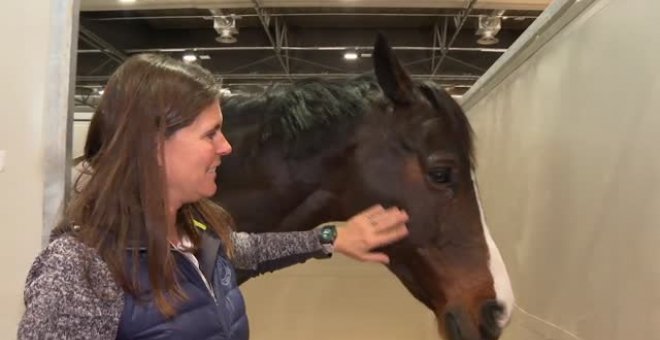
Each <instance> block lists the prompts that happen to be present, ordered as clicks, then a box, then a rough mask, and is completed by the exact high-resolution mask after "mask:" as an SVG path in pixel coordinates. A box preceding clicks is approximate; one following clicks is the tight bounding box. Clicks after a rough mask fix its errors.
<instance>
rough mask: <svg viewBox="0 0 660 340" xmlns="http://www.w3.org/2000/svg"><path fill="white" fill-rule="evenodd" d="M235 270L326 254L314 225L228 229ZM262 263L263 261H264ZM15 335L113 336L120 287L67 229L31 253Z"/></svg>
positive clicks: (269, 268)
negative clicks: (38, 251)
mask: <svg viewBox="0 0 660 340" xmlns="http://www.w3.org/2000/svg"><path fill="white" fill-rule="evenodd" d="M232 240H233V242H234V245H235V256H234V258H233V259H232V262H233V264H234V266H235V267H236V268H237V269H238V270H243V271H247V272H249V273H250V274H249V275H250V276H256V275H258V274H261V273H263V272H266V271H272V270H276V269H279V268H283V267H286V266H288V265H291V264H294V263H300V262H304V261H305V260H307V259H309V258H312V257H324V256H327V255H328V253H327V249H324V248H323V246H322V245H321V244H320V243H319V241H318V236H317V231H316V230H311V231H306V232H292V233H277V234H273V233H266V234H246V233H233V234H232ZM264 264H265V265H264ZM24 299H25V307H26V310H25V313H24V315H23V318H22V319H21V321H20V324H19V328H18V339H19V340H20V339H71V340H73V339H98V340H103V339H115V338H116V335H117V327H118V324H119V319H120V317H121V312H122V309H123V303H124V292H123V290H122V289H121V288H120V287H119V286H117V285H116V284H115V282H114V280H113V277H112V274H111V273H110V271H109V269H108V267H107V265H106V264H105V262H103V260H102V259H101V258H100V257H99V256H98V254H97V253H96V251H95V250H94V249H92V248H89V247H87V246H86V245H84V244H82V243H81V242H79V241H78V240H77V239H76V238H74V237H73V236H71V235H69V234H66V235H63V236H60V237H59V238H57V239H55V240H54V241H52V242H51V243H50V244H49V245H48V247H47V248H46V249H44V250H43V251H42V252H41V254H39V256H38V257H37V258H36V260H35V261H34V263H33V264H32V267H31V268H30V271H29V273H28V277H27V280H26V284H25V293H24Z"/></svg>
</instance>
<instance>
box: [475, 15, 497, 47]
mask: <svg viewBox="0 0 660 340" xmlns="http://www.w3.org/2000/svg"><path fill="white" fill-rule="evenodd" d="M498 14H499V13H498ZM501 28H502V17H501V16H500V15H497V14H494V15H480V16H479V29H477V33H476V35H480V36H481V38H479V39H478V40H477V43H478V44H480V45H494V44H497V43H498V42H499V41H500V40H499V39H497V38H496V37H495V36H496V35H497V33H498V32H499V31H500V29H501Z"/></svg>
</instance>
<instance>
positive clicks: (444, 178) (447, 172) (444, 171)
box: [428, 167, 451, 184]
mask: <svg viewBox="0 0 660 340" xmlns="http://www.w3.org/2000/svg"><path fill="white" fill-rule="evenodd" d="M428 176H429V179H430V180H431V181H432V182H433V183H438V184H446V183H449V182H451V168H449V167H445V168H438V169H432V170H431V171H429V173H428Z"/></svg>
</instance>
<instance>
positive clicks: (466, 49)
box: [78, 45, 506, 54]
mask: <svg viewBox="0 0 660 340" xmlns="http://www.w3.org/2000/svg"><path fill="white" fill-rule="evenodd" d="M372 48H373V46H355V45H351V46H282V47H280V50H282V51H287V50H288V51H347V50H354V49H357V50H360V51H370V50H371V49H372ZM272 49H273V47H271V46H214V47H175V48H135V49H129V50H126V52H128V53H159V52H160V53H181V52H185V51H189V50H194V51H198V52H214V51H263V50H272ZM392 49H393V50H395V51H436V52H438V51H440V52H441V51H442V50H443V47H440V46H392ZM444 49H445V50H449V51H457V52H487V53H504V52H506V48H489V47H449V48H448V47H446V46H445V47H444ZM102 52H103V51H101V50H91V49H86V50H78V53H80V54H85V53H102Z"/></svg>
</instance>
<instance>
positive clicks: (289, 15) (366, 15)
mask: <svg viewBox="0 0 660 340" xmlns="http://www.w3.org/2000/svg"><path fill="white" fill-rule="evenodd" d="M460 14H461V13H460V12H459V13H449V14H445V13H442V14H434V13H428V12H427V13H370V12H351V13H341V12H339V13H323V12H310V13H269V16H270V17H271V18H275V17H311V16H322V17H329V16H333V17H340V16H363V17H369V16H375V17H447V18H453V17H456V16H458V15H460ZM238 16H240V17H241V18H252V17H258V16H259V15H258V14H239V15H238ZM468 17H469V18H478V17H479V15H478V14H469V15H468ZM506 17H507V18H519V19H536V18H538V15H515V14H512V15H507V16H506ZM213 18H214V17H213V16H208V15H163V16H133V17H128V16H125V17H107V18H89V19H86V20H87V21H126V20H176V19H205V20H209V19H213Z"/></svg>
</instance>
